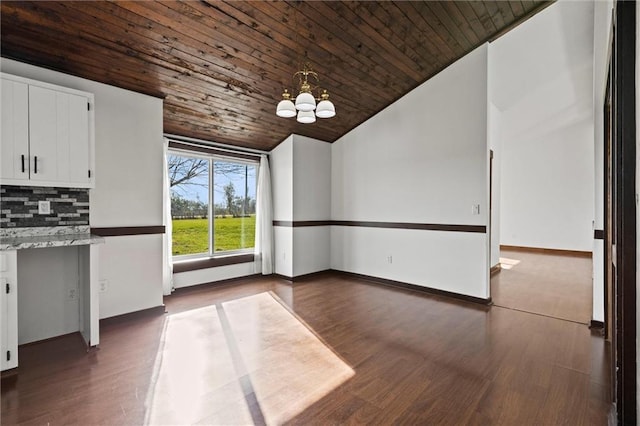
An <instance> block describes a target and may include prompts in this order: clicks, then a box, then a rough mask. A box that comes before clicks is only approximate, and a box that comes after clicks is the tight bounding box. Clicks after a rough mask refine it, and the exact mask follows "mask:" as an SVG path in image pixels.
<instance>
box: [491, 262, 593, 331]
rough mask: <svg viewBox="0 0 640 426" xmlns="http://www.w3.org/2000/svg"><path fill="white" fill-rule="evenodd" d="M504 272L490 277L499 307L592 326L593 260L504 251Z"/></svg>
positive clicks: (492, 293) (496, 303)
mask: <svg viewBox="0 0 640 426" xmlns="http://www.w3.org/2000/svg"><path fill="white" fill-rule="evenodd" d="M500 253H501V255H500V262H501V264H502V269H501V270H500V272H499V273H498V274H496V275H494V276H492V277H491V298H492V299H493V303H494V304H495V305H498V306H502V307H506V308H512V309H519V310H522V311H526V312H531V313H536V314H540V315H547V316H551V317H554V318H560V319H566V320H569V321H576V322H580V323H583V324H589V322H590V321H591V312H592V310H593V309H592V304H593V301H592V298H593V295H592V285H593V284H592V260H591V258H590V257H587V256H584V255H577V254H572V253H571V252H567V253H562V254H558V253H553V252H544V251H537V252H536V251H529V250H520V249H510V250H505V249H502V250H501V251H500Z"/></svg>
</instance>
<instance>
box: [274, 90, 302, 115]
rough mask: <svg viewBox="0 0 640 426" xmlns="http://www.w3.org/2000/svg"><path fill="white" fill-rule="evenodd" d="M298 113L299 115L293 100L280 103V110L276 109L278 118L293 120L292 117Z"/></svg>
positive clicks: (284, 100)
mask: <svg viewBox="0 0 640 426" xmlns="http://www.w3.org/2000/svg"><path fill="white" fill-rule="evenodd" d="M285 92H286V91H285ZM283 95H284V94H283ZM287 95H289V94H288V93H287ZM296 113H297V111H296V106H295V105H294V104H293V102H292V101H291V99H283V100H281V101H280V102H279V103H278V108H276V115H277V116H278V117H283V118H291V117H295V116H296Z"/></svg>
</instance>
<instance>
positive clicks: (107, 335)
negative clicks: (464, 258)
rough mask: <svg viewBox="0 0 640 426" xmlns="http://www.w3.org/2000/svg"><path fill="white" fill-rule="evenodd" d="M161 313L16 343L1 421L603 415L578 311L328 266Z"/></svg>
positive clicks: (601, 349) (206, 295)
mask: <svg viewBox="0 0 640 426" xmlns="http://www.w3.org/2000/svg"><path fill="white" fill-rule="evenodd" d="M165 303H166V306H167V311H168V314H164V315H162V314H160V315H158V314H153V315H151V314H148V315H131V316H128V317H125V318H117V319H111V320H106V321H103V322H102V323H101V344H100V348H99V349H98V350H95V351H92V352H90V353H86V352H85V351H84V349H83V345H82V341H81V340H80V338H79V337H78V336H77V335H71V336H66V337H62V338H59V339H55V340H51V341H47V342H42V343H38V344H32V345H28V346H23V347H21V348H20V368H19V374H18V375H17V377H15V376H14V377H13V378H7V379H5V380H3V382H2V406H1V408H2V418H1V420H2V424H3V425H8V424H16V423H20V424H51V425H55V424H82V425H88V424H114V425H115V424H117V425H121V424H145V423H147V424H194V423H200V424H250V423H256V424H260V423H267V424H279V423H291V424H304V425H306V424H323V425H324V424H347V423H368V424H388V423H410V424H447V425H449V424H450V425H460V424H492V425H493V424H504V425H516V424H517V425H556V424H571V425H580V424H593V425H605V424H606V423H607V422H606V415H607V411H608V407H609V403H608V399H607V395H608V387H609V386H610V378H609V377H608V371H609V369H608V360H607V348H606V347H605V342H604V340H603V339H602V338H601V337H598V336H593V335H591V334H590V331H589V329H588V328H587V327H586V326H585V325H582V324H578V323H575V322H570V321H563V320H560V319H555V318H549V317H545V316H541V315H534V314H530V313H526V312H520V311H515V310H511V309H505V308H500V307H496V306H493V307H485V306H481V305H476V304H473V303H469V302H463V301H457V300H449V299H445V298H443V297H439V296H430V295H425V294H422V293H416V292H412V291H409V290H402V289H395V288H390V287H384V286H380V285H377V284H372V283H368V282H366V281H362V280H359V279H354V278H345V277H342V276H339V275H326V276H322V277H316V278H314V279H312V280H309V281H307V282H303V283H295V284H290V283H287V282H286V281H282V280H279V279H275V278H258V279H247V280H243V281H238V282H236V283H233V284H232V285H225V286H217V287H216V286H208V285H205V286H198V287H193V288H190V289H184V290H178V291H176V292H175V293H174V295H172V296H170V297H167V298H166V299H165Z"/></svg>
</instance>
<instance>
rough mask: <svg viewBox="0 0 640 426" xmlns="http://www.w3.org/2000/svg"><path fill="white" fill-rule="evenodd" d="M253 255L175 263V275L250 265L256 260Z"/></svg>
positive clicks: (233, 255) (234, 255) (235, 255)
mask: <svg viewBox="0 0 640 426" xmlns="http://www.w3.org/2000/svg"><path fill="white" fill-rule="evenodd" d="M254 257H255V256H254V255H253V253H249V254H232V255H229V256H220V257H207V258H204V259H193V260H183V261H179V262H173V273H174V274H178V273H180V272H187V271H196V270H198V269H207V268H216V267H218V266H227V265H236V264H238V263H249V262H253V260H254Z"/></svg>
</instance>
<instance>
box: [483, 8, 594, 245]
mask: <svg viewBox="0 0 640 426" xmlns="http://www.w3.org/2000/svg"><path fill="white" fill-rule="evenodd" d="M593 22H594V16H593V3H592V2H568V1H566V2H565V1H560V2H557V3H555V4H553V5H551V6H549V7H548V8H546V9H545V10H543V11H542V12H540V13H539V14H537V15H535V16H533V17H532V18H531V19H529V20H527V21H526V22H524V23H523V24H521V25H519V26H518V27H516V28H514V29H513V30H511V31H509V32H508V33H507V34H505V35H504V36H502V37H500V38H499V39H497V40H496V41H495V42H493V43H492V45H491V50H492V53H491V57H492V61H493V63H492V67H491V70H492V73H493V75H492V76H491V79H492V80H493V81H495V82H496V84H494V85H493V86H492V89H491V90H492V93H491V101H492V102H493V103H494V104H495V105H496V106H497V107H498V109H500V111H501V112H502V116H501V123H502V132H501V134H502V179H501V180H502V187H501V203H502V205H501V212H500V223H501V230H500V238H501V243H502V244H505V245H514V246H526V247H544V248H553V249H568V250H581V251H591V250H592V247H593V230H592V220H593V218H594V217H593V216H594V190H593V182H594V147H593V134H594V129H593V56H592V55H593Z"/></svg>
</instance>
